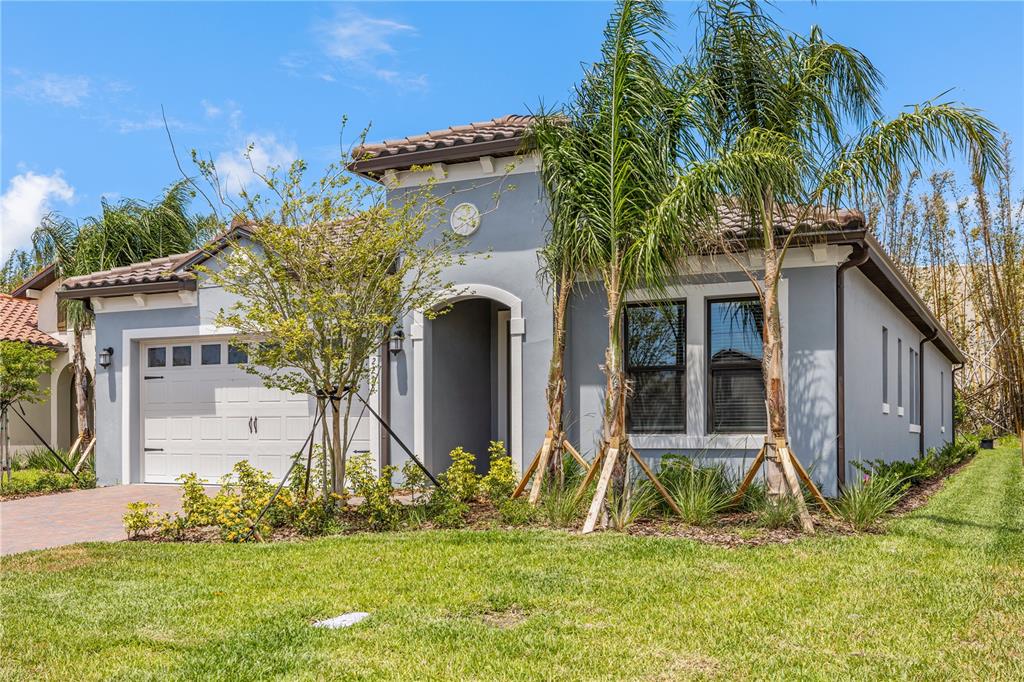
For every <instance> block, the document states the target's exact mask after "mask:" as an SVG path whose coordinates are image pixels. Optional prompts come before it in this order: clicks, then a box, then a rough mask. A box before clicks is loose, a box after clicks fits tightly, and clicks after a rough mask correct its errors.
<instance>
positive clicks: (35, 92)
mask: <svg viewBox="0 0 1024 682" xmlns="http://www.w3.org/2000/svg"><path fill="white" fill-rule="evenodd" d="M12 73H14V75H16V76H20V77H21V82H20V83H19V84H18V86H17V87H16V88H15V89H14V92H15V93H16V94H18V95H20V96H21V97H24V98H25V99H31V100H35V101H42V102H50V103H52V104H59V105H60V106H62V107H77V106H79V105H81V104H82V102H83V101H84V100H85V99H86V98H87V97H88V96H89V92H90V90H91V87H92V83H91V82H90V80H89V79H88V78H87V77H85V76H70V75H61V74H57V73H44V74H41V75H39V76H28V75H26V74H24V73H22V72H21V71H17V70H15V71H12Z"/></svg>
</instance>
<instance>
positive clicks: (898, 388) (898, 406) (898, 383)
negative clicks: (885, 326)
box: [896, 339, 903, 417]
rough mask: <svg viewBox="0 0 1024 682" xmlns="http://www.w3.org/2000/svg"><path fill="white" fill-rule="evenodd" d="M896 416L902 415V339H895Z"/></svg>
mask: <svg viewBox="0 0 1024 682" xmlns="http://www.w3.org/2000/svg"><path fill="white" fill-rule="evenodd" d="M896 416H898V417H902V416H903V339H896Z"/></svg>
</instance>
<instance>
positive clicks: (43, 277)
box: [11, 263, 57, 298]
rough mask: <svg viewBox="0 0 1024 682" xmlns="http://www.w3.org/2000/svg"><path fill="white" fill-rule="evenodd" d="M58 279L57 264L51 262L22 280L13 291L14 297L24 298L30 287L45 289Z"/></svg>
mask: <svg viewBox="0 0 1024 682" xmlns="http://www.w3.org/2000/svg"><path fill="white" fill-rule="evenodd" d="M56 280H57V276H56V266H55V265H54V264H53V263H50V264H49V265H47V266H46V267H45V268H43V269H42V270H40V271H39V272H37V273H36V274H34V275H32V276H31V277H29V278H28V279H26V280H25V281H24V282H22V283H21V284H20V285H19V286H18V288H17V289H15V290H14V291H12V292H11V296H13V297H14V298H22V297H24V296H25V293H26V292H27V291H28V290H29V289H45V288H46V287H48V286H50V285H51V284H53V283H54V282H55V281H56Z"/></svg>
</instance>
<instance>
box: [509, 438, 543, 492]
mask: <svg viewBox="0 0 1024 682" xmlns="http://www.w3.org/2000/svg"><path fill="white" fill-rule="evenodd" d="M539 461H540V450H539V449H538V450H537V454H535V455H534V456H533V461H532V462H530V466H528V467H526V471H524V472H523V480H521V481H519V485H517V486H516V489H515V492H513V493H512V499H513V500H514V499H516V498H517V497H519V496H520V495H522V494H523V491H524V490H526V485H527V484H528V483H529V482H530V476H532V475H533V470H534V469H536V468H537V462H539Z"/></svg>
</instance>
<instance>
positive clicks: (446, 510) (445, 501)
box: [428, 488, 469, 528]
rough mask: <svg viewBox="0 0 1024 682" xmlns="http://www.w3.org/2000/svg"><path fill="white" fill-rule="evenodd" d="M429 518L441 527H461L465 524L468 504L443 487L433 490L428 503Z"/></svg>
mask: <svg viewBox="0 0 1024 682" xmlns="http://www.w3.org/2000/svg"><path fill="white" fill-rule="evenodd" d="M428 510H429V514H430V520H431V521H433V522H434V524H435V525H437V526H439V527H441V528H462V527H463V526H465V525H466V514H468V513H469V505H468V504H466V503H465V502H464V501H463V500H462V499H461V498H459V497H457V496H455V495H453V494H452V493H450V492H448V491H447V490H446V489H445V488H441V489H439V490H435V491H434V494H433V495H431V496H430V503H429V505H428Z"/></svg>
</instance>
